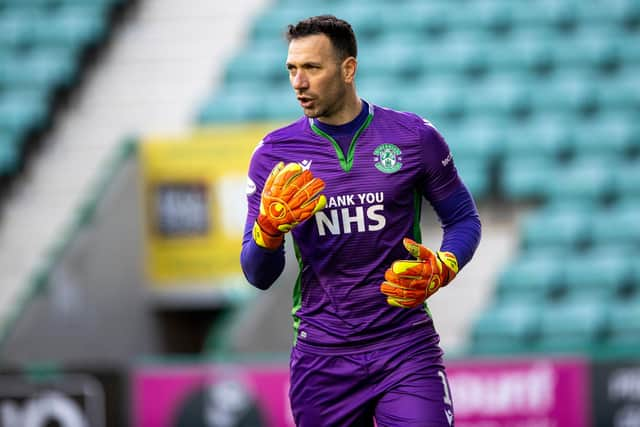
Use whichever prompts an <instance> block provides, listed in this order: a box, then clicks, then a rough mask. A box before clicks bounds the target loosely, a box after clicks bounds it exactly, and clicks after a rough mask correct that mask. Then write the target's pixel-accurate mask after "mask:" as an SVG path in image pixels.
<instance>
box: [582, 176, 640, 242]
mask: <svg viewBox="0 0 640 427" xmlns="http://www.w3.org/2000/svg"><path fill="white" fill-rule="evenodd" d="M637 174H638V176H640V172H638V173H637ZM638 182H640V181H638ZM639 218H640V199H639V200H638V201H635V202H634V201H632V200H631V199H629V200H624V199H623V200H622V201H619V202H617V203H615V204H613V205H612V206H611V207H608V208H606V209H600V210H596V211H594V212H593V213H592V214H591V216H590V219H589V227H588V229H589V234H590V241H591V242H592V245H593V246H595V247H597V246H603V245H606V244H608V243H611V242H618V243H620V244H628V245H638V246H640V219H639Z"/></svg>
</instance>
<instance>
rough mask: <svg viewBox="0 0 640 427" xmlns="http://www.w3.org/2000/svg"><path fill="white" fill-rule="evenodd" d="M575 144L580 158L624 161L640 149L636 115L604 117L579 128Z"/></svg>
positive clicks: (615, 114)
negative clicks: (604, 158) (615, 158)
mask: <svg viewBox="0 0 640 427" xmlns="http://www.w3.org/2000/svg"><path fill="white" fill-rule="evenodd" d="M571 142H572V146H571V151H572V152H573V153H574V154H575V155H576V156H587V157H596V156H605V157H611V156H612V155H613V156H617V157H619V158H622V157H623V156H625V155H627V154H629V153H632V152H634V151H637V150H638V149H640V126H639V125H638V124H637V122H636V120H635V119H634V115H633V114H620V113H619V112H612V113H605V114H600V115H598V117H597V118H595V119H592V120H585V121H583V122H581V123H579V125H577V126H575V127H574V128H573V135H572V138H571Z"/></svg>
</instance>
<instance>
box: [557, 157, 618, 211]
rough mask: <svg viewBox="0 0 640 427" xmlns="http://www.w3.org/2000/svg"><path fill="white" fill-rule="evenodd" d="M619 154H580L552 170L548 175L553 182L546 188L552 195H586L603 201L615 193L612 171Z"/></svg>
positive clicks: (583, 196) (589, 198)
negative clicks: (593, 155) (604, 155)
mask: <svg viewBox="0 0 640 427" xmlns="http://www.w3.org/2000/svg"><path fill="white" fill-rule="evenodd" d="M618 160H619V158H617V157H615V156H609V157H603V156H597V157H592V156H581V157H578V158H576V159H574V160H572V161H571V162H568V163H565V164H562V165H561V167H559V168H556V169H555V170H553V171H551V174H550V176H549V175H548V176H547V179H549V180H550V181H551V185H549V186H547V187H546V188H545V192H546V196H547V197H548V198H550V199H556V200H562V199H565V200H566V199H583V200H585V201H591V202H604V201H606V200H607V199H608V198H609V197H612V196H613V193H614V186H613V175H612V172H611V167H610V165H611V164H615V163H616V162H617V161H618Z"/></svg>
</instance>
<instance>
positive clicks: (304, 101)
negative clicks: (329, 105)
mask: <svg viewBox="0 0 640 427" xmlns="http://www.w3.org/2000/svg"><path fill="white" fill-rule="evenodd" d="M298 102H299V103H300V106H302V108H311V106H312V105H313V98H309V97H307V96H299V97H298Z"/></svg>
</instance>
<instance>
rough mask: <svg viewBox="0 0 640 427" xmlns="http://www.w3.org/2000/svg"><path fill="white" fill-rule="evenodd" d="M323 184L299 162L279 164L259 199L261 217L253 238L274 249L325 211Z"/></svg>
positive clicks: (257, 222)
mask: <svg viewBox="0 0 640 427" xmlns="http://www.w3.org/2000/svg"><path fill="white" fill-rule="evenodd" d="M322 190H324V181H322V180H321V179H320V178H314V177H313V174H312V173H311V171H310V170H303V169H302V166H300V165H299V164H297V163H288V164H287V165H285V164H284V162H279V163H278V164H277V165H276V166H275V167H274V168H273V170H272V171H271V173H270V174H269V177H268V178H267V180H266V182H265V185H264V189H263V190H262V198H261V200H260V214H259V215H258V218H257V219H256V223H255V224H254V227H253V238H254V240H255V241H256V243H257V244H258V245H260V246H262V247H265V248H269V249H275V248H277V247H278V246H280V245H281V244H282V241H283V235H284V233H287V232H289V231H291V229H292V228H293V227H295V226H296V225H298V224H300V223H301V222H302V221H305V220H307V219H308V218H310V217H311V216H313V215H314V214H315V213H316V212H318V211H319V210H321V209H322V208H324V206H325V204H326V202H327V199H326V197H325V196H324V195H323V194H321V192H322Z"/></svg>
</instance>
